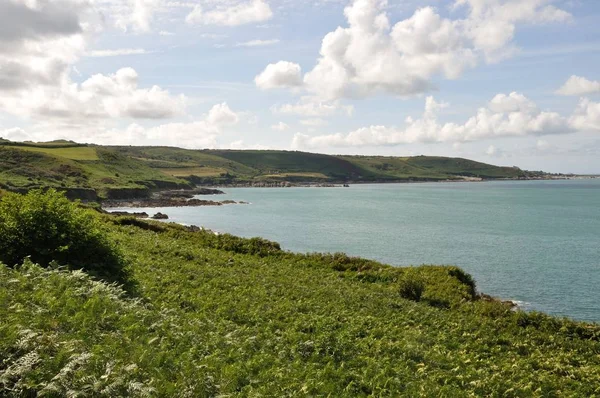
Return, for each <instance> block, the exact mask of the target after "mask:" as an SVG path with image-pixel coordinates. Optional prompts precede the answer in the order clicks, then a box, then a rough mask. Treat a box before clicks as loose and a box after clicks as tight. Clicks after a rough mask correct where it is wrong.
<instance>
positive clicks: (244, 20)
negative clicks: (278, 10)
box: [186, 0, 273, 26]
mask: <svg viewBox="0 0 600 398" xmlns="http://www.w3.org/2000/svg"><path fill="white" fill-rule="evenodd" d="M272 17H273V12H272V11H271V7H269V4H267V3H266V2H265V1H264V0H251V1H247V2H241V3H238V4H235V5H229V4H227V5H221V6H217V7H216V8H214V9H212V10H210V11H204V10H203V8H202V6H200V5H196V6H195V7H194V9H193V10H192V12H190V13H189V14H188V16H187V17H186V22H187V23H189V24H199V25H220V26H239V25H245V24H249V23H255V22H263V21H268V20H269V19H271V18H272Z"/></svg>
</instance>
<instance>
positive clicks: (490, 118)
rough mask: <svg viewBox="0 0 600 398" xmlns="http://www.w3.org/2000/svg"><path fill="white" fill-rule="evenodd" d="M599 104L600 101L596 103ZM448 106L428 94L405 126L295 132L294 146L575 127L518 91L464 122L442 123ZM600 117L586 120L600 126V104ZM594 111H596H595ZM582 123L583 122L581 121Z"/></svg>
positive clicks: (462, 138) (461, 138)
mask: <svg viewBox="0 0 600 398" xmlns="http://www.w3.org/2000/svg"><path fill="white" fill-rule="evenodd" d="M595 105H597V104H595ZM445 106H447V104H444V103H438V102H436V101H435V100H434V99H433V97H428V98H427V99H426V102H425V111H424V113H423V115H422V116H421V118H419V119H413V118H411V117H408V118H407V119H406V122H405V127H403V128H397V127H387V126H377V125H375V126H370V127H363V128H360V129H358V130H355V131H352V132H350V133H348V134H341V133H338V134H330V135H320V136H312V137H311V136H308V135H305V134H296V135H295V136H294V139H293V142H292V147H294V148H318V147H360V146H390V145H401V144H414V143H436V142H467V141H477V140H483V139H489V138H497V137H520V136H526V135H539V136H541V135H547V134H563V133H570V132H573V131H574V129H575V127H574V125H573V123H572V122H570V121H569V119H568V118H565V117H563V116H561V115H559V114H558V113H555V112H546V111H541V110H539V109H538V108H537V107H536V106H535V104H533V102H532V101H530V100H529V99H528V98H527V97H525V96H523V95H522V94H518V93H510V94H508V95H506V94H498V95H497V96H495V97H494V98H493V99H492V100H491V101H490V102H489V103H488V105H487V106H485V107H481V108H479V110H478V111H477V114H476V115H475V116H473V117H471V118H469V119H468V120H467V121H466V122H465V123H463V124H457V123H440V122H438V120H437V114H438V112H439V110H440V109H441V108H443V107H445ZM581 108H582V114H583V112H584V111H583V109H584V108H585V109H586V110H588V109H590V108H593V107H592V106H591V104H581ZM596 110H597V111H598V114H597V116H599V118H598V120H596V121H594V122H591V121H590V117H589V116H588V113H589V112H588V113H586V114H585V116H583V115H582V116H583V117H585V119H586V123H597V124H596V125H598V126H600V106H599V107H598V109H596ZM592 113H593V112H592ZM582 123H583V122H582Z"/></svg>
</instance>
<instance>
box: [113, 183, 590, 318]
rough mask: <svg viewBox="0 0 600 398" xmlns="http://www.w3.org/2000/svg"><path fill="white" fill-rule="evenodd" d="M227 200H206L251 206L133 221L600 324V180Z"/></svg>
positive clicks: (291, 191)
mask: <svg viewBox="0 0 600 398" xmlns="http://www.w3.org/2000/svg"><path fill="white" fill-rule="evenodd" d="M222 190H223V191H225V192H226V194H225V195H219V196H214V197H205V196H203V197H199V198H201V199H213V200H226V199H232V200H235V201H245V202H249V204H247V205H241V204H237V205H226V206H220V207H181V208H148V209H135V211H147V212H148V213H150V214H154V213H156V212H159V211H160V212H163V213H166V214H168V215H169V217H170V220H169V221H172V222H177V223H182V224H187V225H197V226H202V227H205V228H208V229H211V230H213V231H215V232H218V233H230V234H233V235H238V236H243V237H255V236H259V237H263V238H266V239H269V240H273V241H276V242H279V243H280V244H281V245H282V247H283V248H284V249H286V250H291V251H294V252H345V253H347V254H349V255H352V256H360V257H365V258H369V259H373V260H377V261H380V262H383V263H386V264H391V265H394V266H419V265H422V264H444V265H456V266H459V267H461V268H463V269H464V270H466V271H467V272H469V273H470V274H471V275H473V276H474V278H475V280H476V282H477V288H478V291H480V292H483V293H486V294H490V295H492V296H495V297H498V298H501V299H506V300H512V301H515V302H516V303H517V304H518V305H519V306H520V307H521V308H522V309H524V310H526V311H541V312H545V313H548V314H552V315H555V316H559V317H568V318H571V319H575V320H583V321H591V322H600V179H581V180H552V181H492V182H460V183H459V182H448V183H410V184H358V185H352V186H350V187H348V188H342V187H335V188H317V187H302V188H301V187H295V188H223V189H222ZM111 210H130V211H132V209H111Z"/></svg>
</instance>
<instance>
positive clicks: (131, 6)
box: [114, 0, 161, 33]
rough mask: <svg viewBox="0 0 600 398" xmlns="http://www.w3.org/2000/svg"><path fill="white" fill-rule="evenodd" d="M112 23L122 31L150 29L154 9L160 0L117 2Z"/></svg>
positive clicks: (159, 4) (157, 7)
mask: <svg viewBox="0 0 600 398" xmlns="http://www.w3.org/2000/svg"><path fill="white" fill-rule="evenodd" d="M115 6H116V7H118V8H117V10H118V11H117V12H116V13H115V15H114V24H115V26H116V27H117V28H120V29H121V30H123V31H124V32H127V31H129V30H133V31H134V32H137V33H146V32H149V31H150V28H151V24H152V21H153V19H154V15H155V13H156V11H157V10H158V9H159V7H160V6H161V0H126V1H122V2H117V4H116V5H115Z"/></svg>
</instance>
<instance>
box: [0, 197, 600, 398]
mask: <svg viewBox="0 0 600 398" xmlns="http://www.w3.org/2000/svg"><path fill="white" fill-rule="evenodd" d="M30 195H31V196H30V197H29V199H26V198H24V200H25V201H28V205H27V206H26V208H27V209H29V210H27V211H32V212H41V211H47V210H44V209H43V208H45V207H46V205H44V204H43V203H44V200H45V201H46V202H50V203H52V201H57V202H59V203H62V199H61V198H60V197H57V196H56V194H54V193H49V194H46V195H47V196H41V198H42V199H41V200H38V202H39V203H41V204H40V206H39V207H40V208H36V206H35V203H36V201H35V200H33V199H36V198H38V199H40V195H42V194H41V193H39V192H38V193H33V194H30ZM8 198H9V200H8V202H7V203H13V205H14V202H15V201H14V198H13V197H12V196H11V195H9V196H8ZM87 211H89V210H80V209H79V208H77V207H69V211H68V212H72V213H73V214H72V215H71V216H72V217H76V216H79V215H81V214H83V213H80V212H87ZM24 212H25V213H26V211H25V210H20V211H19V213H24ZM68 212H67V213H68ZM61 214H62V216H61V217H58V221H52V222H50V223H48V225H50V226H46V227H44V228H49V229H50V230H52V227H51V226H52V225H55V224H57V223H58V225H62V224H61V223H60V220H61V219H63V218H68V217H70V216H69V215H68V214H66V213H61ZM85 214H86V217H87V215H90V217H94V222H95V223H97V226H98V228H101V229H102V230H103V231H104V233H105V235H106V239H107V240H108V241H110V242H111V245H115V247H116V248H117V250H119V251H120V252H121V253H122V255H123V258H124V260H125V262H126V266H125V270H126V271H127V272H129V273H130V275H131V278H132V279H133V280H134V281H135V283H136V285H137V289H136V290H135V295H134V296H131V295H128V294H125V292H124V291H123V290H122V289H120V288H119V287H117V286H115V285H109V284H107V283H106V282H104V281H102V280H99V279H92V278H91V277H90V276H88V275H87V274H86V273H84V272H82V271H77V270H72V269H68V268H57V267H56V266H55V267H50V268H42V267H40V266H38V265H35V264H33V263H32V262H31V261H29V260H25V261H24V263H23V265H21V266H19V267H7V266H2V265H0V303H1V305H0V396H7V397H19V396H35V395H40V396H51V397H55V396H99V397H103V396H104V397H116V396H132V397H136V396H139V397H142V396H165V397H166V396H189V397H211V396H335V397H357V396H358V397H360V396H389V397H396V396H410V397H413V396H435V397H438V396H446V397H462V396H497V397H524V396H540V397H542V396H543V397H563V396H573V397H575V396H578V397H579V396H583V397H591V396H598V395H599V394H600V385H599V384H598V380H600V327H599V326H598V325H589V324H584V323H577V322H572V321H569V320H561V319H556V318H552V317H549V316H546V315H543V314H539V313H530V314H528V313H523V312H519V311H516V312H515V311H512V310H511V308H510V307H509V306H508V305H506V304H503V303H500V302H497V301H489V300H484V299H481V298H479V296H478V295H477V294H476V293H475V284H474V282H473V280H472V279H471V277H470V276H469V275H467V274H465V273H464V272H463V271H461V270H460V269H458V268H456V267H441V266H424V267H417V268H392V267H389V266H386V265H382V264H379V263H377V262H374V261H369V260H365V259H359V258H352V257H348V256H346V255H344V254H307V255H302V254H294V253H289V252H285V251H282V250H281V248H280V247H279V245H277V244H276V243H273V242H269V241H265V240H263V239H253V240H248V239H241V238H237V237H234V236H230V235H220V236H217V235H214V234H213V233H211V232H210V231H204V230H200V229H198V228H188V227H184V226H180V225H172V224H160V223H157V222H144V221H140V220H136V219H132V218H117V217H112V216H108V215H102V214H99V213H92V212H90V213H85ZM50 242H51V241H48V242H47V244H49V243H50ZM57 245H58V244H57ZM48 247H50V248H51V246H48ZM32 249H34V247H32ZM55 249H56V248H55ZM61 262H62V265H65V266H67V265H69V259H68V258H62V261H61ZM71 268H77V267H71Z"/></svg>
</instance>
